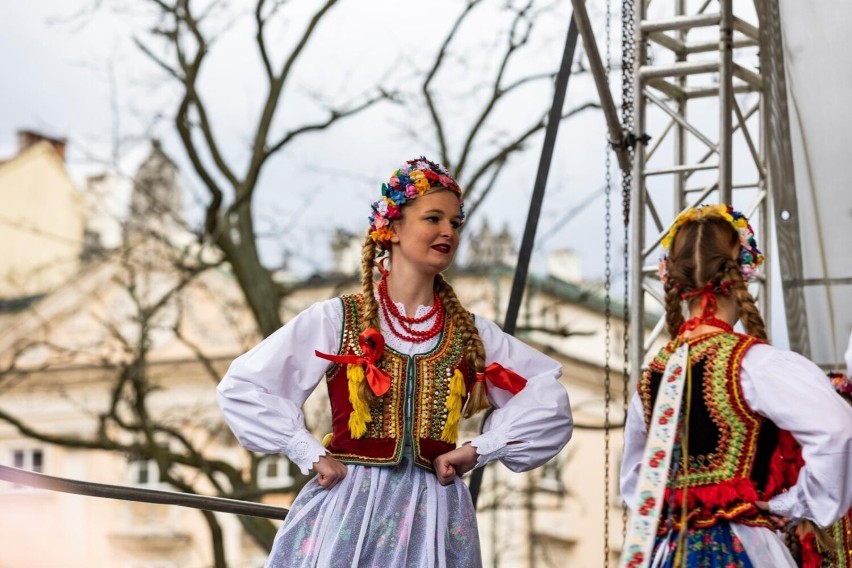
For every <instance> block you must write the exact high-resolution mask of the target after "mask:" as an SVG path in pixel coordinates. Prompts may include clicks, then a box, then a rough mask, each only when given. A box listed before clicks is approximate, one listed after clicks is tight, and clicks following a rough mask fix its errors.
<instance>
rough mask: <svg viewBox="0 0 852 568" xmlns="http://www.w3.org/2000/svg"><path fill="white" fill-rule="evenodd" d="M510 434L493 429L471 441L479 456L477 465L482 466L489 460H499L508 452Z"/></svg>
mask: <svg viewBox="0 0 852 568" xmlns="http://www.w3.org/2000/svg"><path fill="white" fill-rule="evenodd" d="M508 442H509V435H508V434H507V433H506V432H501V431H499V430H491V431H490V432H486V433H484V434H482V435H480V436H477V437H476V438H474V439H473V440H471V441H470V445H471V446H473V447H474V448H476V452H477V453H478V454H479V458H478V459H477V460H476V467H482V466H484V465H485V464H487V463H488V462H492V461H494V460H499V459H500V458H502V457H503V456H505V455H506V453H508V450H509V447H508V445H507V444H508Z"/></svg>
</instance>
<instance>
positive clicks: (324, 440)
mask: <svg viewBox="0 0 852 568" xmlns="http://www.w3.org/2000/svg"><path fill="white" fill-rule="evenodd" d="M333 437H334V435H333V434H332V433H331V432H329V433H328V434H326V435H325V436H323V437H322V447H323V448H327V447H328V446H329V445H331V439H332V438H333Z"/></svg>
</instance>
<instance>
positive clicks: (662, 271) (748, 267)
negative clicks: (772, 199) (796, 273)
mask: <svg viewBox="0 0 852 568" xmlns="http://www.w3.org/2000/svg"><path fill="white" fill-rule="evenodd" d="M709 217H721V218H722V219H725V220H726V221H728V222H729V223H730V224H731V226H732V227H733V228H734V230H735V231H736V232H737V234H739V236H740V253H739V255H738V256H737V265H738V266H739V269H740V274H741V275H742V277H743V280H745V281H746V282H751V281H752V280H754V278H755V276H756V274H757V267H758V266H760V265H761V264H762V263H763V260H764V258H763V254H762V253H761V252H760V249H758V248H757V241H755V240H754V230H753V229H752V228H751V225H749V224H748V219H747V218H746V216H745V215H743V214H742V213H740V212H739V211H735V210H734V208H733V207H731V206H730V205H725V204H720V205H700V206H698V207H690V208H689V209H687V210H686V211H684V212H683V213H681V214H680V215H678V216H677V218H676V219H675V221H674V223H672V226H671V228H670V229H669V232H668V234H666V236H665V237H664V238H663V242H662V246H663V249H664V250H668V249H669V248H670V247H671V246H672V242H673V241H674V238H675V235H676V234H677V232H678V231H679V230H680V228H681V227H682V226H683V225H686V224H687V223H694V222H696V221H699V220H701V219H707V218H709ZM668 261H669V255H668V253H663V255H662V256H661V257H660V264H659V266H658V268H657V271H658V273H659V275H660V280H661V281H662V282H663V283H665V281H666V280H668V277H669V270H668Z"/></svg>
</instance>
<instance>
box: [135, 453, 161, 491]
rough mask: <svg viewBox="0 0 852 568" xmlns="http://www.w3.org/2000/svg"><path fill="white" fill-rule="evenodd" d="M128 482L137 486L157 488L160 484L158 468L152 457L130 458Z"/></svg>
mask: <svg viewBox="0 0 852 568" xmlns="http://www.w3.org/2000/svg"><path fill="white" fill-rule="evenodd" d="M128 469H129V472H130V484H131V485H135V486H137V487H149V488H157V487H159V486H160V468H159V467H157V461H156V460H152V459H135V460H131V461H130V464H129V466H128Z"/></svg>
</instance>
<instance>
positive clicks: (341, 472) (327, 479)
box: [314, 455, 347, 489]
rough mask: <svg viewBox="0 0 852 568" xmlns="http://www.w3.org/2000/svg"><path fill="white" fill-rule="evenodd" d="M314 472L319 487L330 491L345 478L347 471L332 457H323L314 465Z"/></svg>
mask: <svg viewBox="0 0 852 568" xmlns="http://www.w3.org/2000/svg"><path fill="white" fill-rule="evenodd" d="M314 471H315V472H317V482H318V483H319V484H320V487H322V488H323V489H331V488H332V487H334V486H335V485H337V484H338V483H339V482H340V480H341V479H343V478H344V477H346V472H347V469H346V466H345V465H343V464H342V463H340V462H339V461H337V460H336V459H334V458H333V457H331V456H329V455H325V456H321V457H320V459H319V460H317V461H316V462H315V463H314Z"/></svg>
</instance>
